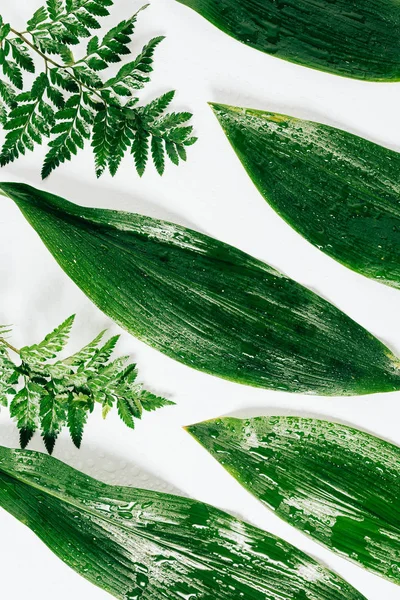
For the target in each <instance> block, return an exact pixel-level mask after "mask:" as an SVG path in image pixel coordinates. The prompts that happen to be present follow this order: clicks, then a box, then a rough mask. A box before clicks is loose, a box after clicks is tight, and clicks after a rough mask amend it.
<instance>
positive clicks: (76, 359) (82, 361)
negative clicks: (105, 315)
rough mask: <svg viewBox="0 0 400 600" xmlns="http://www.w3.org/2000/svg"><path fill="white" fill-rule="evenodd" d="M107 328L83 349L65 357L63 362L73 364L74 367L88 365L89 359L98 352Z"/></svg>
mask: <svg viewBox="0 0 400 600" xmlns="http://www.w3.org/2000/svg"><path fill="white" fill-rule="evenodd" d="M105 332H106V330H104V331H101V332H100V333H99V334H98V335H97V336H96V337H95V338H94V340H92V341H91V342H90V343H89V344H87V345H86V346H85V347H84V348H82V350H80V351H79V352H76V353H75V354H73V355H72V356H70V357H69V358H67V359H65V360H64V361H63V362H64V364H66V365H71V366H73V367H82V366H84V365H86V363H87V362H88V361H90V360H91V359H92V358H93V357H94V355H95V354H96V351H97V348H98V346H99V344H100V342H101V340H102V339H103V337H104V334H105Z"/></svg>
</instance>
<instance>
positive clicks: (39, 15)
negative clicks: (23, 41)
mask: <svg viewBox="0 0 400 600" xmlns="http://www.w3.org/2000/svg"><path fill="white" fill-rule="evenodd" d="M47 18H48V14H47V10H46V9H45V7H44V6H41V7H40V8H38V9H37V11H36V12H35V13H34V15H33V17H32V18H31V19H30V20H29V21H28V27H27V29H28V31H34V30H35V29H36V28H37V27H38V26H39V25H40V24H41V23H44V21H46V20H47Z"/></svg>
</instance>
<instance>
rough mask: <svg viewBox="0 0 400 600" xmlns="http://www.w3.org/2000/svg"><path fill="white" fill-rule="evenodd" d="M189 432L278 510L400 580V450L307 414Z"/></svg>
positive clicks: (214, 424)
mask: <svg viewBox="0 0 400 600" xmlns="http://www.w3.org/2000/svg"><path fill="white" fill-rule="evenodd" d="M188 431H189V432H190V433H191V434H192V435H193V436H194V437H195V438H196V439H197V440H198V441H199V442H200V443H201V444H202V445H203V446H204V447H205V448H206V449H207V450H208V451H209V452H210V453H211V454H212V455H213V456H214V458H216V459H217V460H218V461H219V462H220V463H221V464H222V465H223V466H224V467H225V469H227V471H229V473H231V475H233V476H234V477H235V478H236V479H237V480H238V481H239V482H240V483H241V484H242V485H243V486H244V487H245V488H247V489H248V490H249V491H250V492H251V493H252V494H254V495H255V496H256V497H257V498H259V499H260V500H261V501H262V502H264V503H265V504H266V505H267V506H268V507H269V508H272V509H273V510H274V511H275V512H276V514H277V515H278V516H279V517H281V518H282V519H284V520H285V521H287V522H288V523H290V524H291V525H293V526H294V527H297V528H298V529H300V530H301V531H304V532H305V533H307V534H309V535H310V536H311V537H313V538H314V539H315V540H317V541H318V542H320V543H321V544H324V545H325V546H327V547H328V548H329V549H331V550H334V551H335V552H337V553H339V554H340V555H342V556H344V557H345V558H349V559H350V560H352V561H355V562H358V563H359V564H361V565H362V566H363V567H365V568H366V569H369V570H371V571H374V572H375V573H378V574H379V575H383V576H384V577H386V578H387V579H389V580H391V581H393V582H394V583H397V584H400V514H399V494H400V448H399V447H397V446H394V445H393V444H389V443H388V442H385V441H383V440H381V439H379V438H377V437H375V436H373V435H370V434H368V433H364V432H362V431H358V430H357V429H353V428H351V427H346V426H344V425H339V424H337V423H329V422H327V421H319V420H316V419H305V418H299V417H275V416H274V417H259V418H255V419H246V420H242V419H234V418H223V419H216V420H214V421H207V422H205V423H199V424H197V425H192V426H190V427H188Z"/></svg>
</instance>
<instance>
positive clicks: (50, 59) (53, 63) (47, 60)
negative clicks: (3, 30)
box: [10, 27, 65, 69]
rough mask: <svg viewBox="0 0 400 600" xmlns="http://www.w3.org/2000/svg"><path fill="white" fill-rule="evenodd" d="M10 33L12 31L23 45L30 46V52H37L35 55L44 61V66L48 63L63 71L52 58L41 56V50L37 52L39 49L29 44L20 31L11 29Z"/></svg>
mask: <svg viewBox="0 0 400 600" xmlns="http://www.w3.org/2000/svg"><path fill="white" fill-rule="evenodd" d="M10 31H12V32H13V33H14V34H15V35H17V36H18V37H19V38H20V39H21V40H22V41H23V42H24V43H25V44H27V45H28V46H30V48H32V50H34V51H35V52H37V54H39V56H41V57H42V58H43V60H44V61H45V63H46V64H47V63H50V64H52V65H54V66H55V67H57V68H58V69H65V67H64V66H63V65H60V64H59V63H56V62H55V61H54V60H53V59H52V58H49V57H48V56H46V54H43V52H42V51H41V50H39V48H38V47H37V46H36V45H35V44H33V43H32V42H30V41H29V40H28V38H27V37H25V36H24V34H23V33H21V32H20V31H17V30H16V29H13V28H12V27H11V28H10Z"/></svg>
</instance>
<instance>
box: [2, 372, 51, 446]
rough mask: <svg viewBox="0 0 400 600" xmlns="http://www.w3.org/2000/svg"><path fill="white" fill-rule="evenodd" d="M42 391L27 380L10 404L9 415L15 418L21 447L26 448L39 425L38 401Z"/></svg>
mask: <svg viewBox="0 0 400 600" xmlns="http://www.w3.org/2000/svg"><path fill="white" fill-rule="evenodd" d="M42 393H43V390H42V388H40V387H39V386H38V385H36V384H35V383H33V382H28V383H27V384H26V386H25V387H24V388H22V390H20V391H19V392H18V393H17V394H16V395H15V396H14V398H13V400H12V402H11V404H10V415H11V417H13V418H14V419H15V420H16V422H17V427H18V429H19V430H20V444H21V448H26V446H27V445H28V443H29V442H30V440H31V439H32V436H33V434H34V433H35V431H36V429H37V428H38V426H39V402H40V399H41V395H42Z"/></svg>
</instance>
